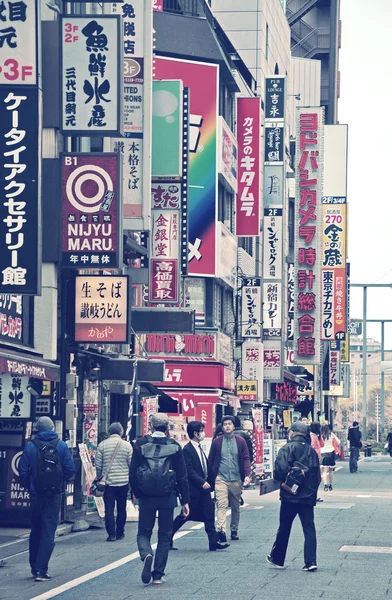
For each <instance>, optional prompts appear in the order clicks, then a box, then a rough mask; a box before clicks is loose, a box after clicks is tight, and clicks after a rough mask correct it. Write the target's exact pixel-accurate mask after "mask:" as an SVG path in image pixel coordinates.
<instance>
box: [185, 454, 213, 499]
mask: <svg viewBox="0 0 392 600" xmlns="http://www.w3.org/2000/svg"><path fill="white" fill-rule="evenodd" d="M183 452H184V459H185V464H186V470H187V473H188V484H189V493H190V496H191V498H199V497H200V496H202V495H203V494H205V493H207V494H209V493H210V492H211V491H212V489H213V477H212V471H211V464H210V461H209V460H208V458H207V456H206V462H207V470H208V477H207V479H206V478H205V475H204V471H203V467H202V464H201V462H200V458H199V455H198V453H197V450H196V448H195V447H194V446H193V444H192V442H189V444H187V445H186V446H184V448H183ZM206 482H208V483H209V484H210V486H211V488H210V489H208V490H204V489H203V485H204V484H205V483H206Z"/></svg>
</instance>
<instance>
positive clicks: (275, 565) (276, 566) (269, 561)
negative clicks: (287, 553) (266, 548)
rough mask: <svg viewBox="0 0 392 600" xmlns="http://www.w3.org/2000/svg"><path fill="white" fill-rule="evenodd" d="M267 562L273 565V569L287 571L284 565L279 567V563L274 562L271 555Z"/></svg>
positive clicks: (267, 557)
mask: <svg viewBox="0 0 392 600" xmlns="http://www.w3.org/2000/svg"><path fill="white" fill-rule="evenodd" d="M265 560H266V561H267V563H268V564H269V565H271V567H275V569H285V568H286V567H285V566H284V565H278V564H277V563H275V562H274V561H273V560H272V556H271V554H268V556H266V558H265Z"/></svg>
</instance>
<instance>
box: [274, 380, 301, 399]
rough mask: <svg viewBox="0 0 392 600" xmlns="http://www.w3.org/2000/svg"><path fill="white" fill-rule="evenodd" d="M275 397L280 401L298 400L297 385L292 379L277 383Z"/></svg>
mask: <svg viewBox="0 0 392 600" xmlns="http://www.w3.org/2000/svg"><path fill="white" fill-rule="evenodd" d="M275 399H276V400H277V401H278V402H293V403H294V404H295V403H296V402H297V386H296V385H295V383H292V382H291V381H285V382H284V383H276V384H275Z"/></svg>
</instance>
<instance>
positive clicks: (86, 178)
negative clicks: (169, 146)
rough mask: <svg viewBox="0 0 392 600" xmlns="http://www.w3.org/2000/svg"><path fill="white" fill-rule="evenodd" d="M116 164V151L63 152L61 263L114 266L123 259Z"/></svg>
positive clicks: (76, 267) (89, 266) (64, 264)
mask: <svg viewBox="0 0 392 600" xmlns="http://www.w3.org/2000/svg"><path fill="white" fill-rule="evenodd" d="M117 164H118V156H117V155H116V154H109V153H108V154H63V155H62V157H61V165H62V205H63V208H62V216H63V218H62V266H63V267H68V268H74V269H87V268H90V269H91V268H93V269H94V268H95V269H103V268H111V269H113V268H116V267H118V265H119V264H120V262H121V261H122V256H121V246H122V244H121V237H120V234H119V231H120V228H121V226H122V222H121V210H120V204H119V192H118V172H117ZM120 258H121V261H120Z"/></svg>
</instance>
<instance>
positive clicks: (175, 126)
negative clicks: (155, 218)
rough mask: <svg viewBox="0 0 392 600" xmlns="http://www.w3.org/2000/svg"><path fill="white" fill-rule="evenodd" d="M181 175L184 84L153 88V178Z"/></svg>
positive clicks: (158, 83) (166, 83)
mask: <svg viewBox="0 0 392 600" xmlns="http://www.w3.org/2000/svg"><path fill="white" fill-rule="evenodd" d="M181 175H182V81H153V84H152V176H153V177H181Z"/></svg>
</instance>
